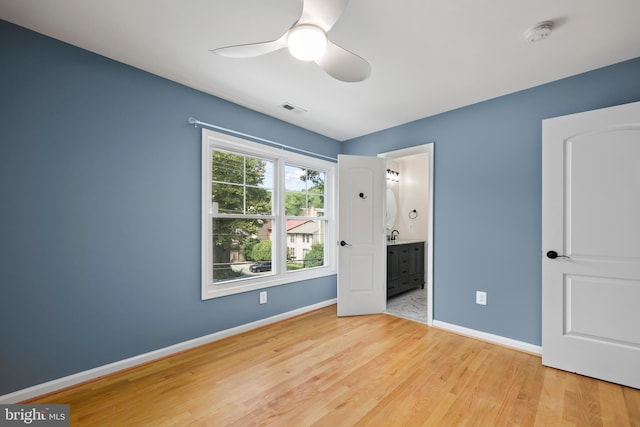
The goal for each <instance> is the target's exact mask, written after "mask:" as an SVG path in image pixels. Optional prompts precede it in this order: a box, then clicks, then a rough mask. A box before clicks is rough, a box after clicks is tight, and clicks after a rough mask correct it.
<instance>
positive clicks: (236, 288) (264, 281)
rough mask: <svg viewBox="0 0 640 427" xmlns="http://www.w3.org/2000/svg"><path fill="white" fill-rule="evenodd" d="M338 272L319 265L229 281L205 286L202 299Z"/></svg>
mask: <svg viewBox="0 0 640 427" xmlns="http://www.w3.org/2000/svg"><path fill="white" fill-rule="evenodd" d="M334 274H336V269H335V268H331V267H317V268H311V269H308V270H304V271H291V272H287V273H285V274H281V275H274V276H266V277H264V278H260V279H251V280H250V281H243V280H237V281H229V282H226V283H222V284H219V285H208V286H203V292H202V300H203V301H205V300H209V299H213V298H220V297H225V296H229V295H235V294H241V293H244V292H251V291H256V290H259V289H265V288H270V287H273V286H280V285H286V284H289V283H296V282H302V281H304V280H309V279H316V278H318V277H325V276H331V275H334Z"/></svg>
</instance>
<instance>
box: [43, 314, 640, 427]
mask: <svg viewBox="0 0 640 427" xmlns="http://www.w3.org/2000/svg"><path fill="white" fill-rule="evenodd" d="M32 402H33V403H68V404H70V405H71V425H82V426H147V425H149V426H163V425H164V426H187V425H211V426H227V425H230V426H261V425H277V426H311V425H317V426H331V427H339V426H420V425H433V426H458V425H469V426H503V425H504V426H533V425H540V426H545V425H553V426H616V427H619V426H640V390H636V389H631V388H626V387H622V386H618V385H614V384H610V383H606V382H602V381H598V380H594V379H591V378H586V377H582V376H579V375H574V374H569V373H567V372H563V371H558V370H555V369H550V368H545V367H543V366H542V365H541V363H540V358H539V357H537V356H533V355H530V354H526V353H522V352H518V351H515V350H510V349H507V348H503V347H500V346H496V345H492V344H488V343H484V342H481V341H477V340H474V339H471V338H466V337H462V336H459V335H456V334H453V333H450V332H446V331H443V330H439V329H436V328H430V327H428V326H426V325H424V324H421V323H417V322H412V321H409V320H405V319H401V318H397V317H394V316H389V315H373V316H359V317H351V318H338V317H336V313H335V306H331V307H327V308H324V309H321V310H317V311H314V312H311V313H307V314H305V315H302V316H299V317H296V318H294V319H289V320H286V321H283V322H280V323H277V324H274V325H270V326H266V327H263V328H261V329H257V330H254V331H250V332H247V333H244V334H241V335H238V336H235V337H231V338H227V339H224V340H222V341H218V342H216V343H212V344H209V345H206V346H203V347H199V348H197V349H194V350H190V351H187V352H183V353H181V354H178V355H175V356H172V357H168V358H165V359H162V360H159V361H157V362H153V363H149V364H147V365H144V366H141V367H137V368H133V369H131V370H128V371H126V372H123V373H119V374H114V375H111V376H109V377H106V378H103V379H100V380H97V381H93V382H90V383H87V384H84V385H81V386H77V387H74V388H72V389H69V390H66V391H63V392H60V393H57V394H53V395H49V396H46V397H43V398H40V399H37V400H33V401H32Z"/></svg>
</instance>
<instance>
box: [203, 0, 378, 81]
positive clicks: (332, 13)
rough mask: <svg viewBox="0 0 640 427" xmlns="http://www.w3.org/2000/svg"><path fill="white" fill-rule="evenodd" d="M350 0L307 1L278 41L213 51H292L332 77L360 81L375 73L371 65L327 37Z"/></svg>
mask: <svg viewBox="0 0 640 427" xmlns="http://www.w3.org/2000/svg"><path fill="white" fill-rule="evenodd" d="M347 3H349V0H303V4H302V16H300V19H298V21H296V22H295V23H294V24H293V26H292V27H291V28H290V29H289V30H287V31H286V32H285V33H284V34H283V35H282V36H280V37H279V38H278V39H276V40H272V41H267V42H261V43H251V44H243V45H236V46H227V47H221V48H218V49H213V50H212V52H214V53H216V54H218V55H220V56H225V57H228V58H252V57H254V56H260V55H264V54H267V53H271V52H275V51H276V50H280V49H284V48H285V47H288V48H289V51H290V52H291V54H292V55H293V56H294V57H296V58H298V59H300V60H303V61H314V62H315V63H316V64H318V66H319V67H320V68H322V69H323V70H324V71H325V72H326V73H327V74H329V75H330V76H331V77H333V78H335V79H338V80H341V81H344V82H360V81H362V80H365V79H366V78H367V77H369V75H370V74H371V66H370V65H369V63H368V62H367V61H365V60H364V59H362V58H361V57H359V56H358V55H356V54H354V53H352V52H349V51H348V50H346V49H344V48H342V47H340V46H338V45H337V44H335V43H333V42H332V41H331V40H329V38H328V37H327V33H328V32H329V30H331V27H333V25H334V24H335V23H336V21H338V19H339V18H340V15H341V14H342V12H343V11H344V9H345V7H346V6H347Z"/></svg>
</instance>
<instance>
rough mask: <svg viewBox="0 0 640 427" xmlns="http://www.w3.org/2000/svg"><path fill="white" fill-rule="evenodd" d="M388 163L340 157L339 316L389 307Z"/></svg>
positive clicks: (382, 310) (359, 157) (353, 157)
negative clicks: (386, 221)
mask: <svg viewBox="0 0 640 427" xmlns="http://www.w3.org/2000/svg"><path fill="white" fill-rule="evenodd" d="M384 165H385V161H384V160H383V159H380V158H377V157H362V156H346V155H339V156H338V316H353V315H360V314H373V313H382V312H384V311H385V309H386V298H387V281H386V278H387V273H386V271H387V268H386V251H385V250H386V235H385V224H384V212H385V210H384V206H385V204H384V203H385V190H386V175H385V168H384Z"/></svg>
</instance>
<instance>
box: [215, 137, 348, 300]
mask: <svg viewBox="0 0 640 427" xmlns="http://www.w3.org/2000/svg"><path fill="white" fill-rule="evenodd" d="M202 158H203V162H202V298H203V299H209V298H215V297H218V296H224V295H230V294H235V293H239V292H245V291H249V290H253V289H261V288H265V287H269V286H276V285H280V284H284V283H290V282H296V281H300V280H304V279H309V278H313V277H320V276H325V275H330V274H335V270H336V269H335V263H336V262H335V246H334V245H327V244H325V243H326V242H333V241H335V238H334V237H335V219H334V203H333V200H334V191H335V190H334V182H335V169H336V168H335V164H334V163H330V162H326V161H324V160H318V159H316V158H313V157H308V156H302V155H299V154H296V153H291V152H288V151H283V150H281V149H274V148H271V147H269V146H266V145H262V144H256V143H253V142H249V141H246V140H243V139H240V138H236V137H232V136H229V135H225V134H221V133H218V132H213V131H209V130H206V129H205V130H203V132H202Z"/></svg>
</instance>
